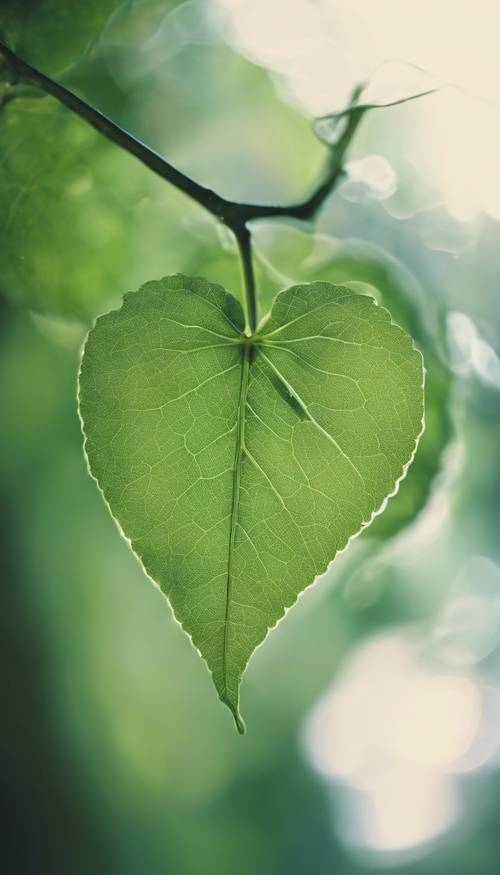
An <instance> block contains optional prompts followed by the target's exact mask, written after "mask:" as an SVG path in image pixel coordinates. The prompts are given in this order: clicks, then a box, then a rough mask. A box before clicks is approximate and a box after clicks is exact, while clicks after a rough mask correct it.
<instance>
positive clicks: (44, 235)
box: [0, 0, 500, 875]
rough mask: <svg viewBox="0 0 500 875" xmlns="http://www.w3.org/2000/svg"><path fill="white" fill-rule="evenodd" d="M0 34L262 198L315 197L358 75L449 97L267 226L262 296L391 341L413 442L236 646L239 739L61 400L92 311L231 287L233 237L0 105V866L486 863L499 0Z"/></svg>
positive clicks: (195, 7) (291, 868)
mask: <svg viewBox="0 0 500 875" xmlns="http://www.w3.org/2000/svg"><path fill="white" fill-rule="evenodd" d="M0 30H1V32H2V34H3V36H4V37H5V38H6V39H7V40H8V41H9V43H10V44H11V45H12V46H13V47H16V48H17V49H18V51H19V52H20V53H22V55H23V56H24V57H25V59H26V60H28V61H31V62H32V63H35V64H37V65H39V66H40V68H41V69H43V70H44V71H45V72H48V73H50V74H52V75H54V76H56V77H57V78H59V79H60V80H61V81H63V82H65V83H66V84H67V86H68V87H71V88H73V89H74V90H77V91H78V92H79V93H80V94H82V95H83V96H85V98H86V99H87V100H89V101H90V102H92V103H93V104H94V105H96V106H97V107H99V108H100V109H101V110H103V111H104V112H106V113H108V114H109V115H111V116H112V118H114V119H115V120H116V121H118V122H119V123H121V124H122V125H123V126H125V127H126V128H127V129H129V130H131V131H133V132H134V133H135V134H136V135H137V136H138V137H140V138H142V139H143V140H144V141H146V142H147V143H148V144H150V145H151V146H153V147H154V148H156V149H157V150H158V151H159V152H161V153H162V154H164V155H165V156H166V157H168V158H169V159H170V160H171V161H172V162H173V163H175V164H177V165H178V166H179V167H181V168H182V169H183V170H185V171H186V172H188V173H190V174H192V175H193V176H194V177H195V178H197V179H199V180H200V181H202V182H204V183H205V184H208V185H210V186H213V187H214V188H216V189H217V190H218V191H220V192H221V193H223V194H225V195H227V196H229V197H232V198H241V199H248V200H252V201H264V202H291V201H293V200H295V199H297V198H300V197H302V196H303V195H304V193H305V192H306V191H307V190H308V186H310V185H312V183H313V181H314V180H315V179H316V178H317V177H318V175H319V173H320V169H321V166H322V161H323V159H324V155H325V146H324V144H322V143H321V142H320V140H319V139H318V137H316V136H315V134H314V132H313V130H312V125H311V122H312V119H313V118H314V117H315V116H318V115H321V114H325V113H329V112H332V111H335V110H338V109H341V108H342V107H343V106H344V105H345V103H346V100H347V98H348V95H349V93H350V91H351V90H352V88H353V86H354V85H355V84H356V83H358V82H360V81H364V80H366V79H369V80H370V83H371V85H370V87H371V88H372V92H370V93H371V95H372V96H373V99H374V101H375V102H380V103H383V102H386V101H387V100H390V99H395V98H396V99H397V98H399V97H402V96H405V95H408V94H410V93H414V92H415V91H417V90H422V89H423V88H426V87H438V88H439V90H438V91H437V93H436V94H434V95H432V96H429V97H426V98H423V99H420V100H418V101H415V102H410V103H406V104H404V105H402V106H399V107H394V108H391V109H389V108H387V109H383V108H379V109H376V110H373V111H372V112H370V113H369V114H368V115H366V116H365V118H364V120H363V122H362V125H361V127H360V129H359V133H358V134H357V135H356V138H355V140H354V142H353V143H352V146H351V149H350V151H349V154H348V156H347V165H346V174H345V176H344V179H343V181H342V184H341V185H340V186H339V188H338V189H337V191H336V193H335V194H334V195H333V197H331V198H330V199H329V200H328V202H327V203H326V205H325V207H324V209H323V210H322V212H321V214H320V216H319V218H318V220H317V222H316V223H315V224H314V225H310V224H304V223H297V222H295V223H291V222H287V221H283V220H280V221H277V220H273V221H267V222H260V223H255V226H254V234H255V245H256V268H257V274H258V279H259V287H260V295H261V302H262V307H263V310H265V309H266V307H268V306H269V304H270V303H271V301H272V298H273V296H274V294H275V293H276V292H277V291H278V290H279V289H280V288H283V287H284V286H286V285H288V284H290V282H293V281H294V280H298V279H309V280H314V279H318V278H324V279H330V280H332V281H342V282H347V283H349V284H351V285H352V286H353V288H356V289H357V290H358V291H360V292H361V293H368V294H372V295H374V296H375V297H376V298H377V299H378V300H381V301H383V302H384V304H385V305H386V306H387V307H388V308H389V309H390V311H391V312H392V314H393V316H394V318H395V319H396V320H397V321H398V322H400V323H401V324H404V325H405V326H406V327H407V328H408V329H409V330H410V331H411V333H412V334H413V335H414V337H415V339H416V342H417V344H418V346H419V347H420V348H421V349H422V351H423V353H424V357H425V361H426V366H427V398H426V420H427V430H426V433H425V436H424V438H423V440H422V442H421V445H420V448H419V451H418V454H417V457H416V459H415V462H414V464H413V466H412V469H411V471H410V473H409V475H408V477H407V479H406V480H405V481H404V483H403V484H402V486H401V489H400V492H399V494H398V495H397V496H396V497H395V498H393V499H392V500H391V501H390V503H389V505H388V508H387V511H386V513H385V514H384V515H383V516H381V517H380V518H379V519H378V520H377V521H376V522H375V523H374V524H373V526H372V527H370V528H369V529H368V530H367V531H366V532H365V533H363V535H362V536H361V537H359V538H358V539H357V540H356V541H355V542H354V543H353V544H352V545H351V547H350V548H349V550H348V551H347V552H346V553H345V554H343V555H342V556H340V557H339V558H338V559H337V560H336V562H335V564H334V565H333V567H332V568H331V569H330V572H329V573H328V574H327V575H326V576H325V578H324V579H322V580H321V581H320V582H319V583H318V584H317V585H316V586H315V587H314V588H313V589H311V590H309V591H308V592H307V594H306V595H305V596H304V598H302V599H300V600H299V602H298V604H297V605H296V607H295V608H294V610H293V611H292V612H291V613H290V614H289V615H288V616H287V617H286V619H285V620H284V621H283V623H282V624H280V626H279V627H278V628H277V629H276V630H275V631H274V632H273V634H272V635H271V636H270V637H269V639H268V640H267V641H266V643H265V645H264V646H263V647H261V648H259V649H258V651H257V652H256V654H255V656H254V658H253V659H252V661H251V664H250V666H249V668H248V670H247V673H246V675H245V678H244V683H243V690H242V707H243V712H244V714H245V717H246V721H247V725H248V733H247V735H246V736H245V737H244V738H240V737H239V736H237V735H236V732H235V730H234V727H233V725H232V720H231V718H230V715H229V713H228V712H227V710H226V709H225V708H223V707H222V705H221V704H220V703H219V702H218V701H217V698H216V696H215V694H214V690H213V688H212V685H211V681H210V678H209V675H208V672H207V671H206V669H205V667H204V664H203V663H202V662H201V661H200V659H199V657H198V656H197V654H196V653H195V652H194V650H193V649H192V648H191V646H190V643H189V641H188V639H187V638H186V637H185V636H184V635H183V633H182V632H181V630H180V629H179V628H178V626H177V625H176V624H175V622H174V620H173V619H172V616H171V613H170V610H169V608H168V605H167V604H166V602H165V600H164V598H163V597H162V595H161V594H160V593H159V591H157V590H156V589H155V588H154V587H153V586H151V584H150V583H149V582H148V581H147V580H146V579H145V578H144V576H143V574H142V572H141V570H140V567H139V565H138V563H137V562H136V561H135V559H134V557H133V556H132V555H131V553H130V552H129V550H128V547H127V545H126V544H125V542H124V541H123V540H122V539H121V538H120V536H119V535H118V533H117V530H116V528H115V526H114V523H113V521H112V520H111V518H110V517H109V515H108V513H107V511H106V509H105V507H104V505H103V503H102V501H101V498H100V496H99V494H98V491H97V489H96V488H95V485H94V483H93V482H92V481H91V479H90V478H89V476H88V474H87V472H86V468H85V463H84V460H83V456H82V450H81V435H80V427H79V421H78V416H77V410H76V401H75V386H76V373H77V368H78V360H79V352H80V347H81V343H82V340H83V338H84V336H85V333H86V331H87V329H88V326H89V325H90V324H91V323H92V320H93V319H94V318H95V317H96V316H97V315H98V314H99V313H101V312H103V311H105V310H107V309H110V308H111V307H113V306H116V305H117V304H118V303H119V300H120V298H121V295H122V294H123V293H124V292H125V291H129V290H132V289H135V288H137V287H138V286H139V285H140V284H141V283H142V282H144V281H146V280H149V279H154V278H159V277H161V276H163V275H166V274H169V273H174V272H177V271H183V272H186V273H191V274H195V275H198V274H201V275H203V276H206V277H207V278H208V279H210V280H213V281H216V282H220V283H223V284H224V285H226V287H227V288H229V289H230V290H231V291H232V292H233V293H234V294H239V293H240V275H239V266H238V259H237V254H236V252H235V249H234V245H233V241H232V240H231V239H230V237H229V236H228V235H227V234H226V233H224V231H222V230H221V229H220V228H218V227H217V226H216V224H215V223H214V222H213V221H212V219H211V218H210V217H209V216H208V215H206V214H204V213H203V212H202V211H201V209H200V208H198V207H197V206H196V204H194V203H192V202H190V201H189V200H187V199H186V198H185V197H183V196H182V195H181V194H180V193H178V192H176V191H175V190H173V189H172V188H170V187H169V186H168V185H166V184H165V183H164V182H162V181H161V180H159V179H158V178H156V177H155V176H154V175H153V174H152V173H150V172H149V171H147V170H146V169H145V168H143V167H142V166H141V165H140V164H138V163H137V162H135V161H134V159H133V158H131V157H130V156H128V155H127V154H125V153H122V152H121V151H120V150H119V149H117V148H116V147H114V146H113V145H111V144H109V143H107V142H106V141H103V140H102V139H101V138H99V136H98V135H97V134H95V133H94V132H93V131H92V130H91V129H89V128H88V127H86V126H85V124H84V123H83V122H82V121H80V120H79V119H77V118H74V117H72V116H71V115H70V114H69V113H68V112H66V111H65V110H62V109H61V108H59V107H58V106H56V104H55V103H54V102H53V101H52V100H51V99H50V98H47V97H40V96H38V95H37V94H36V93H35V92H31V91H30V90H29V89H27V90H25V93H24V94H21V95H20V96H18V97H16V99H15V100H12V101H9V102H6V103H5V105H4V106H3V107H2V109H1V110H0V292H1V298H0V308H1V322H0V335H1V347H0V397H1V411H2V427H1V431H0V442H1V452H0V475H1V479H2V492H3V500H2V536H1V537H2V544H1V550H0V556H1V561H2V566H3V573H2V608H1V612H0V630H1V643H0V696H1V698H0V702H1V706H0V707H1V716H0V737H1V752H0V757H1V760H0V769H1V775H0V781H1V789H2V813H1V817H0V831H1V841H2V850H1V864H0V868H1V870H2V872H5V873H6V875H25V873H26V875H28V873H29V875H32V873H33V875H35V873H36V875H63V873H64V875H67V873H71V875H89V873H92V875H100V873H106V875H139V873H140V875H160V873H161V875H165V873H172V875H212V873H213V875H218V873H220V875H224V873H235V872H238V873H240V875H255V873H257V872H258V873H261V875H285V873H286V875H306V873H308V875H309V873H315V875H316V873H318V875H320V873H333V872H335V873H336V875H366V873H368V872H375V873H377V872H378V873H385V872H392V873H395V875H434V873H436V872H440V873H443V875H446V873H450V875H451V873H453V875H469V873H474V875H494V873H496V872H497V871H498V858H499V854H500V838H499V828H500V565H499V563H500V544H499V518H500V515H499V497H498V489H499V485H500V466H499V449H498V448H499V446H500V420H499V415H498V414H499V412H500V361H499V358H498V350H500V320H499V316H500V294H499V293H500V281H499V264H500V245H499V244H500V173H499V155H500V108H499V103H500V63H499V58H498V36H499V33H500V6H499V4H498V2H497V0H474V2H472V0H440V2H439V3H435V2H432V0H422V2H421V3H419V4H414V3H410V2H399V0H379V2H378V3H376V4H375V3H370V2H368V0H207V2H202V0H188V2H182V3H176V2H169V0H127V2H121V3H120V2H116V0H92V2H88V3H85V4H81V3H76V2H72V0H66V2H63V3H61V2H54V0H39V2H37V0H25V2H22V3H20V2H18V0H2V3H1V6H0ZM409 65H416V66H409ZM420 68H423V69H420ZM0 75H3V79H0V94H3V95H5V92H4V91H3V88H4V84H2V82H3V83H5V80H6V78H8V77H6V73H5V70H3V71H0ZM329 135H330V137H331V138H332V137H333V139H334V137H335V132H334V131H330V134H329Z"/></svg>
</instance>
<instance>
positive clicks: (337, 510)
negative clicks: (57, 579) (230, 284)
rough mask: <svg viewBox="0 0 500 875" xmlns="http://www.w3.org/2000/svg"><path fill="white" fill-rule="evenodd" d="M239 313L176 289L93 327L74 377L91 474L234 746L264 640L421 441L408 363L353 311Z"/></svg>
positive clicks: (334, 306)
mask: <svg viewBox="0 0 500 875" xmlns="http://www.w3.org/2000/svg"><path fill="white" fill-rule="evenodd" d="M243 331H244V319H243V313H242V310H241V307H240V305H239V303H238V302H237V301H236V299H235V298H233V297H232V295H229V294H228V293H227V292H225V291H224V289H222V288H221V287H220V286H216V285H212V284H209V283H208V282H206V281H205V280H202V279H191V278H188V277H184V276H181V275H177V276H173V277H168V278H167V279H164V280H162V281H160V282H152V283H148V284H146V285H145V286H143V288H142V289H141V290H140V291H139V292H137V293H135V294H131V295H128V296H127V297H126V298H125V301H124V303H123V306H122V308H121V309H120V310H118V311H114V312H112V313H109V314H107V315H105V316H102V317H100V318H99V319H98V320H97V322H96V325H95V327H94V328H93V329H92V331H91V332H90V334H89V336H88V340H87V343H86V346H85V350H84V354H83V359H82V367H81V373H80V412H81V417H82V423H83V430H84V434H85V439H86V440H85V447H86V453H87V457H88V462H89V468H90V471H91V473H92V474H93V476H94V477H95V479H96V480H97V482H98V484H99V486H100V488H101V490H102V492H103V495H104V498H105V500H106V502H107V503H108V505H109V508H110V510H111V513H112V514H113V516H114V517H115V519H116V520H117V522H118V524H119V526H120V528H121V530H122V531H123V533H124V535H125V536H126V538H127V539H129V541H130V544H131V547H132V549H133V550H134V552H135V553H136V555H137V556H138V557H139V559H140V560H141V562H142V564H143V566H144V568H145V570H146V572H147V573H148V575H149V576H150V577H151V578H152V580H153V581H156V582H157V583H158V584H159V586H160V587H161V589H162V591H163V592H164V594H165V595H166V596H167V598H168V599H169V601H170V603H171V605H172V607H173V610H174V613H175V616H176V618H177V619H178V621H179V622H180V623H181V625H182V627H183V628H184V630H185V631H186V632H187V633H188V634H189V635H190V636H191V638H192V641H193V643H194V645H195V646H196V647H197V648H198V650H199V652H200V653H201V655H202V656H203V657H204V659H205V660H206V662H207V664H208V667H209V669H210V670H211V672H212V675H213V680H214V683H215V686H216V688H217V692H218V694H219V697H220V698H221V700H222V701H223V702H225V703H226V704H227V705H228V706H229V708H230V709H231V710H232V712H233V714H234V717H235V720H236V724H237V726H238V729H239V730H240V731H243V723H242V720H241V717H240V713H239V686H240V681H241V676H242V674H243V671H244V669H245V666H246V665H247V662H248V660H249V658H250V656H251V654H252V653H253V651H254V650H255V648H256V647H257V646H258V644H259V643H260V642H261V641H263V640H264V638H265V637H266V635H267V633H268V631H269V629H270V628H272V627H273V626H275V625H276V623H277V622H278V621H279V620H280V619H281V617H282V616H283V615H284V613H285V611H286V609H287V608H289V607H290V606H291V605H292V604H293V603H294V602H295V601H296V599H297V597H298V596H299V594H300V593H301V592H302V591H303V590H304V589H305V588H306V587H307V586H309V585H310V584H311V583H313V582H314V580H315V578H316V577H317V576H318V575H320V574H322V573H323V572H324V571H325V570H326V569H327V567H328V565H329V563H330V562H331V561H332V559H333V558H334V556H335V554H336V553H337V552H338V551H339V550H342V549H344V548H345V546H346V545H347V543H348V541H349V540H350V539H351V538H352V537H353V536H354V535H356V534H357V533H358V532H359V531H360V530H361V529H362V528H363V527H364V526H366V525H367V524H368V523H369V522H370V521H371V520H372V518H373V517H374V515H375V514H377V513H378V512H380V510H381V509H382V508H383V506H384V503H385V501H386V499H387V497H388V496H389V495H391V494H393V493H394V492H395V490H396V489H397V484H398V482H399V481H400V479H401V478H402V477H403V476H404V474H405V472H406V468H407V466H408V464H409V462H410V460H411V459H412V457H413V454H414V452H415V447H416V444H417V441H418V437H419V435H420V433H421V430H422V414H423V387H422V384H423V370H422V358H421V355H420V353H419V352H417V351H416V350H415V349H414V348H413V346H412V342H411V339H410V337H409V336H408V335H407V334H406V333H405V332H404V331H403V330H402V329H401V328H399V327H397V326H396V325H394V324H392V323H391V321H390V316H389V313H388V312H387V311H386V310H384V309H382V308H381V307H377V306H376V305H375V303H374V301H373V300H372V299H371V298H369V297H366V296H363V295H357V294H355V293H354V292H352V291H351V290H349V289H347V288H344V287H342V286H334V285H333V284H331V283H326V282H317V283H312V284H304V285H299V286H294V287H292V288H290V289H288V290H287V291H284V292H281V293H280V294H279V295H278V297H277V298H276V301H275V303H274V306H273V309H272V312H271V315H270V318H269V319H268V321H267V322H266V323H265V324H264V325H263V326H262V327H261V328H260V331H259V332H258V333H257V334H256V335H255V336H254V337H252V338H251V339H249V338H246V337H245V336H244V333H243Z"/></svg>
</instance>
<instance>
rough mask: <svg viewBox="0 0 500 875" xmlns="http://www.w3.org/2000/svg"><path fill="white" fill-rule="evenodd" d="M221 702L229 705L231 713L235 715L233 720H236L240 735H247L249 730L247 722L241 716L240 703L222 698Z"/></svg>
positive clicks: (235, 723)
mask: <svg viewBox="0 0 500 875" xmlns="http://www.w3.org/2000/svg"><path fill="white" fill-rule="evenodd" d="M220 700H221V702H223V703H224V705H227V707H228V708H229V710H230V711H231V714H232V715H233V719H234V725H235V726H236V729H237V730H238V732H239V734H240V735H245V734H246V731H247V728H246V725H245V721H244V720H243V718H242V716H241V714H240V710H239V707H238V703H237V702H231V701H230V700H229V699H226V698H224V697H222V696H221V697H220Z"/></svg>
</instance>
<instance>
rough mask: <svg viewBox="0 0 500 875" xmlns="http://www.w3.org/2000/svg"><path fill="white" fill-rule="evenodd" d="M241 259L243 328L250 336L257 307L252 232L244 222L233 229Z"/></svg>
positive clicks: (253, 327)
mask: <svg viewBox="0 0 500 875" xmlns="http://www.w3.org/2000/svg"><path fill="white" fill-rule="evenodd" d="M234 234H235V236H236V241H237V243H238V249H239V253H240V259H241V269H242V274H243V290H244V294H245V322H246V326H245V330H246V333H247V334H248V335H249V336H250V335H252V334H254V332H255V331H256V329H257V322H258V308H257V295H256V286H255V274H254V270H253V261H252V234H251V231H250V229H249V228H247V226H246V225H245V224H242V225H241V227H240V228H236V229H234Z"/></svg>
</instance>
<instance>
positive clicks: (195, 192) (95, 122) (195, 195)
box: [0, 42, 362, 269]
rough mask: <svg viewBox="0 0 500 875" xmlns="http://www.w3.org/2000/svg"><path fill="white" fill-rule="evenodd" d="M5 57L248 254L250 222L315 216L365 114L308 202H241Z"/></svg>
mask: <svg viewBox="0 0 500 875" xmlns="http://www.w3.org/2000/svg"><path fill="white" fill-rule="evenodd" d="M1 58H3V59H4V60H5V62H6V63H7V64H8V65H9V66H10V68H11V70H12V72H13V74H14V77H15V81H16V82H22V83H25V84H27V85H35V86H37V87H38V88H41V89H42V90H43V91H45V92H46V93H47V94H50V95H51V96H52V97H54V98H55V99H56V100H58V101H59V102H60V103H62V104H63V105H64V106H66V107H67V108H68V109H70V110H71V111H72V112H74V113H76V114H77V115H78V116H80V118H82V119H84V120H85V121H86V122H87V123H88V124H90V125H91V126H92V127H93V128H95V129H96V130H97V131H99V133H101V134H103V135H104V136H105V137H107V138H108V140H111V141H112V142H113V143H115V144H116V145H118V146H120V147H121V148H122V149H125V150H126V151H127V152H130V154H131V155H134V156H135V157H136V158H138V159H139V161H142V163H143V164H145V165H146V167H149V168H150V170H152V171H153V172H154V173H156V174H158V176H161V177H162V178H163V179H165V180H167V182H170V183H171V184H172V185H174V186H175V187H176V188H178V189H180V191H183V192H184V194H187V195H188V197H191V198H192V199H193V200H195V201H196V202H197V203H198V204H200V206H202V207H204V208H205V209H206V210H208V212H210V213H212V215H214V216H216V217H217V218H218V219H219V220H220V221H222V222H224V224H225V225H227V226H228V227H229V228H230V229H231V230H232V231H233V233H234V234H235V236H236V238H237V240H238V244H239V246H240V252H242V257H243V249H242V246H243V247H244V249H246V247H247V246H248V247H250V245H251V244H250V239H249V238H248V239H247V236H246V234H245V233H244V230H243V229H244V228H245V225H246V223H247V222H250V221H251V220H253V219H264V218H272V217H279V216H283V217H285V216H287V217H290V218H295V219H302V220H309V219H312V218H314V216H315V215H316V213H317V212H318V210H319V209H320V207H321V206H322V205H323V203H324V201H325V200H326V198H327V197H328V195H329V194H330V193H331V192H332V191H333V189H334V187H335V185H336V183H337V182H338V180H339V178H340V177H341V176H342V174H343V166H342V163H343V158H344V155H345V152H346V150H347V147H348V146H349V143H350V142H351V139H352V137H353V135H354V132H355V130H356V128H357V127H358V125H359V122H360V121H361V116H362V113H361V112H359V113H357V112H356V111H355V110H354V111H352V112H351V113H350V114H349V116H348V123H347V125H346V130H345V132H344V133H343V135H342V137H341V138H340V140H339V141H338V143H337V144H336V145H335V148H334V149H332V150H331V151H330V155H329V158H328V161H327V165H326V169H325V172H324V176H323V179H322V180H321V182H320V183H319V184H318V186H317V187H316V188H315V189H314V190H313V192H312V194H311V195H310V196H309V197H307V198H306V199H305V200H304V201H302V202H300V203H296V204H290V205H284V206H273V205H266V204H248V203H239V202H238V201H231V200H227V199H226V198H223V197H222V196H221V195H219V194H217V192H215V191H213V190H212V189H210V188H206V187H205V186H204V185H201V184H200V183H199V182H196V181H195V180H194V179H191V177H189V176H187V175H186V174H185V173H182V171H180V170H178V169H177V168H176V167H174V166H173V165H172V164H170V163H169V162H168V161H166V160H165V158H162V156H161V155H158V153H157V152H155V151H154V150H153V149H151V148H150V147H149V146H146V145H145V144H144V143H142V142H141V141H140V140H138V139H136V138H135V137H134V136H133V135H132V134H129V133H128V132H127V131H125V130H124V129H123V128H121V127H120V126H119V125H117V124H116V123H115V122H113V121H111V119H109V118H108V117H107V116H105V115H104V114H103V113H101V112H99V110H97V109H94V108H93V107H92V106H90V104H88V103H87V102H86V101H85V100H82V98H80V97H78V96H77V95H76V94H73V92H71V91H69V90H68V89H67V88H65V87H64V86H63V85H60V84H59V83H58V82H55V81H54V80H53V79H50V78H49V77H48V76H45V74H44V73H41V72H40V71H39V70H37V69H36V68H35V67H32V66H31V65H30V64H28V63H26V61H23V60H22V58H20V57H19V56H18V55H17V54H16V53H15V52H13V51H12V50H11V49H9V48H8V47H7V46H6V45H4V44H3V43H1V42H0V59H1ZM9 92H10V93H9V97H10V99H12V97H13V96H14V95H13V93H12V90H11V89H9ZM250 269H251V260H250Z"/></svg>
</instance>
